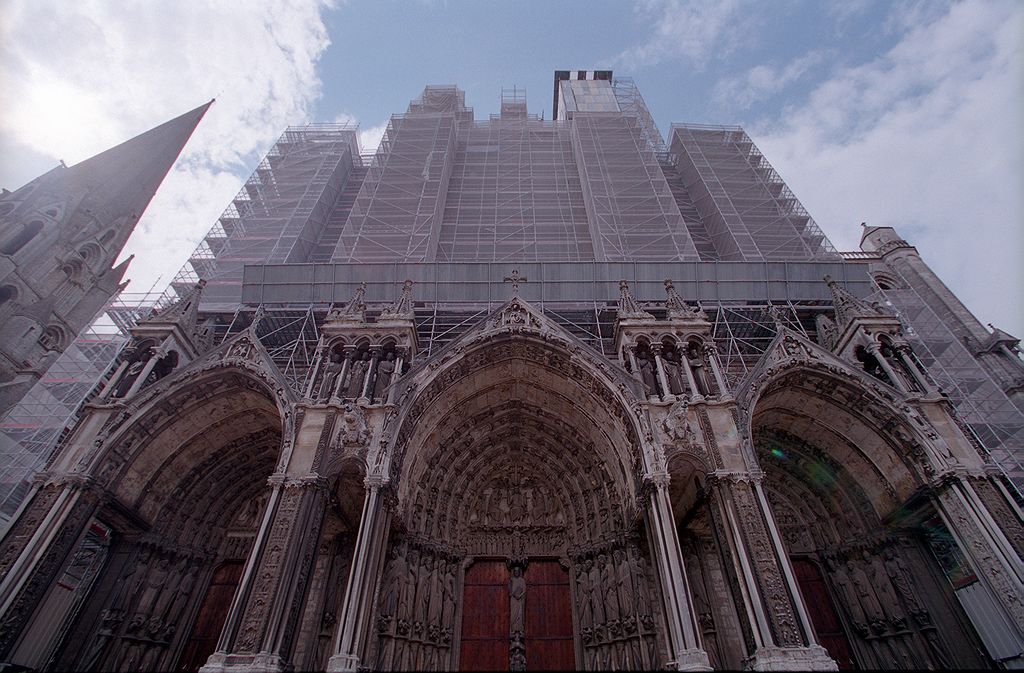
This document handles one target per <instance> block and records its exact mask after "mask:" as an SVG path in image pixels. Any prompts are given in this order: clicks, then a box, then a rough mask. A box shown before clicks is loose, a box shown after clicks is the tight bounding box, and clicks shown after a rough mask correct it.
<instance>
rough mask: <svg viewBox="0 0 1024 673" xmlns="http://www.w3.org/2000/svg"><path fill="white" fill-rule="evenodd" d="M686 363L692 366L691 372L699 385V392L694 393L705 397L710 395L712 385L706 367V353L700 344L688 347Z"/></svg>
mask: <svg viewBox="0 0 1024 673" xmlns="http://www.w3.org/2000/svg"><path fill="white" fill-rule="evenodd" d="M686 363H687V364H688V365H689V366H690V371H691V372H692V373H693V380H694V383H696V384H697V390H695V391H694V392H695V393H697V394H699V395H703V396H704V397H707V396H708V395H710V394H711V383H710V381H709V380H708V373H707V368H706V367H705V366H704V353H703V352H702V350H701V347H700V345H699V344H696V343H691V344H690V345H689V346H687V348H686Z"/></svg>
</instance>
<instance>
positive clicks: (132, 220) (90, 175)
mask: <svg viewBox="0 0 1024 673" xmlns="http://www.w3.org/2000/svg"><path fill="white" fill-rule="evenodd" d="M212 104H213V101H212V100H211V101H210V102H208V103H205V104H203V105H200V106H199V107H197V108H195V109H194V110H191V111H189V112H186V113H185V114H183V115H180V116H178V117H175V118H174V119H171V120H170V121H167V122H164V123H163V124H161V125H160V126H157V127H155V128H153V129H150V130H149V131H146V132H145V133H142V134H140V135H137V136H135V137H134V138H131V139H130V140H126V141H125V142H123V143H121V144H120V145H117V146H115V147H112V148H110V149H108V150H106V151H104V152H101V153H99V154H97V155H96V156H94V157H91V158H89V159H86V160H85V161H82V162H80V163H78V164H75V165H74V166H72V167H70V168H68V169H66V171H61V173H63V175H62V176H61V177H62V180H63V181H64V182H65V184H66V185H67V187H68V189H69V190H71V189H78V190H80V189H86V190H88V196H87V197H86V199H85V201H83V203H82V206H84V207H85V208H86V209H87V210H86V213H87V214H88V213H89V211H88V209H90V208H91V209H92V211H93V212H92V213H91V214H93V215H97V216H98V217H97V219H98V220H99V223H100V225H101V226H102V225H103V224H107V223H116V224H117V227H116V229H115V230H114V232H113V236H114V237H113V239H112V240H108V241H107V242H106V243H105V244H104V247H105V248H106V249H107V251H108V253H112V254H113V256H114V257H116V256H117V254H118V253H120V251H121V248H123V247H124V244H125V243H126V242H127V240H128V237H129V236H130V235H131V233H132V231H134V229H135V225H136V223H137V222H138V220H139V218H140V217H141V216H142V213H143V211H145V210H146V207H147V206H148V205H149V202H150V201H151V200H152V199H153V195H154V194H156V190H157V188H158V187H159V186H160V184H161V183H162V182H163V180H164V177H166V175H167V173H168V172H169V171H170V170H171V167H172V166H173V165H174V162H175V161H176V160H177V158H178V156H179V155H180V154H181V151H182V149H183V148H184V147H185V143H186V142H188V139H189V138H190V137H191V136H192V133H193V132H194V131H195V129H196V126H197V125H198V124H199V121H200V120H201V119H202V118H203V115H205V114H206V111H207V110H208V109H209V108H210V105H212ZM97 208H99V209H100V212H102V213H103V215H105V217H104V216H99V213H97V212H95V211H96V210H97ZM79 231H81V229H79ZM108 231H109V229H106V228H104V229H103V230H102V231H96V230H95V229H93V231H91V232H89V233H92V235H93V236H95V237H97V238H100V239H102V238H103V236H104V235H109V234H108ZM112 262H113V258H111V259H110V260H109V262H108V263H112Z"/></svg>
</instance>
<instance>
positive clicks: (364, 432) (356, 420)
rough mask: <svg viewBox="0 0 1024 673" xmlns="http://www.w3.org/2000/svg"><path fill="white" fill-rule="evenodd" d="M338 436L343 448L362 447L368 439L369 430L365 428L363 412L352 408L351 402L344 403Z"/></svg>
mask: <svg viewBox="0 0 1024 673" xmlns="http://www.w3.org/2000/svg"><path fill="white" fill-rule="evenodd" d="M338 435H339V439H340V440H341V442H340V443H341V445H342V446H345V447H349V446H363V445H365V444H366V442H367V441H368V440H369V439H370V430H369V428H367V426H366V416H365V414H364V413H363V410H362V409H360V408H359V407H356V406H353V405H352V403H351V402H346V403H345V410H344V411H343V412H342V414H341V426H340V429H339V431H338Z"/></svg>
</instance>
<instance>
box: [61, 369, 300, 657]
mask: <svg viewBox="0 0 1024 673" xmlns="http://www.w3.org/2000/svg"><path fill="white" fill-rule="evenodd" d="M136 403H137V404H138V405H139V407H140V410H139V412H137V413H136V414H135V415H134V416H132V417H131V418H130V419H129V420H127V421H126V422H125V423H124V424H123V425H122V426H119V427H115V430H114V431H113V432H111V434H110V436H109V438H108V439H107V442H106V443H105V444H104V446H103V450H102V452H101V454H100V455H99V456H98V457H97V458H96V460H95V462H94V463H93V465H92V466H91V468H90V470H91V472H92V474H93V475H94V476H95V478H97V479H98V480H101V481H103V483H104V484H105V485H106V488H107V491H108V492H109V494H110V496H109V497H108V498H107V499H106V500H105V501H104V502H103V503H102V504H101V505H100V507H99V508H98V509H97V510H96V513H95V515H94V518H95V520H97V521H100V522H102V523H103V524H104V525H105V526H107V527H108V528H109V529H110V531H111V544H110V549H109V554H108V560H107V563H106V564H105V567H104V570H103V572H102V573H101V574H100V576H99V578H98V580H97V581H96V582H95V584H94V586H93V588H92V591H91V592H89V594H88V595H87V596H86V597H85V599H84V601H83V602H82V605H81V609H80V610H79V611H78V614H77V615H76V617H75V618H74V619H73V620H72V622H71V623H70V624H69V625H68V629H67V632H66V636H65V637H64V638H63V642H62V644H61V647H60V648H59V652H58V654H57V656H56V658H55V659H54V663H53V665H54V666H55V667H56V668H58V669H70V668H74V669H76V670H79V669H80V670H119V671H147V670H181V671H187V670H196V669H197V668H198V666H200V665H202V663H204V662H205V660H206V657H207V656H209V654H210V653H212V652H213V649H214V648H215V646H216V644H217V637H218V636H219V634H220V631H221V628H222V626H223V624H224V621H225V618H226V616H227V610H226V602H227V603H230V600H231V597H232V596H233V594H234V590H235V587H236V586H237V585H238V582H239V580H240V577H241V568H242V566H243V564H244V562H245V560H246V558H247V556H248V554H249V550H250V549H251V547H252V545H253V541H254V539H255V536H256V535H257V532H258V530H259V528H260V526H261V524H262V519H263V509H264V507H265V504H266V495H265V494H266V492H267V478H268V477H269V476H270V475H271V474H272V473H273V472H274V468H275V465H276V463H277V459H278V455H279V453H280V448H281V437H282V414H281V412H280V408H279V405H278V403H277V401H276V400H275V398H274V396H273V394H272V393H271V392H270V391H269V390H268V389H267V388H266V385H265V384H264V383H263V382H262V381H260V380H259V379H257V378H256V377H254V376H252V375H251V374H249V373H248V372H246V371H243V370H238V369H234V368H217V369H213V370H211V371H207V372H204V373H202V374H200V375H193V376H192V377H188V378H187V379H186V380H181V381H177V382H174V383H173V385H171V386H170V387H169V388H168V389H167V390H165V391H159V390H154V391H150V394H149V395H148V396H144V397H143V398H142V399H141V400H137V401H136ZM225 600H226V602H225Z"/></svg>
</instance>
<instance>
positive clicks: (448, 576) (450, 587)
mask: <svg viewBox="0 0 1024 673" xmlns="http://www.w3.org/2000/svg"><path fill="white" fill-rule="evenodd" d="M458 572H459V566H458V564H456V563H455V562H454V561H453V562H451V563H449V564H448V568H447V569H446V570H445V573H444V576H443V578H442V579H443V584H442V587H443V589H444V605H443V607H442V612H441V622H442V624H443V625H444V628H445V629H450V628H451V626H452V619H453V618H454V616H455V575H456V574H457V573H458Z"/></svg>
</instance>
